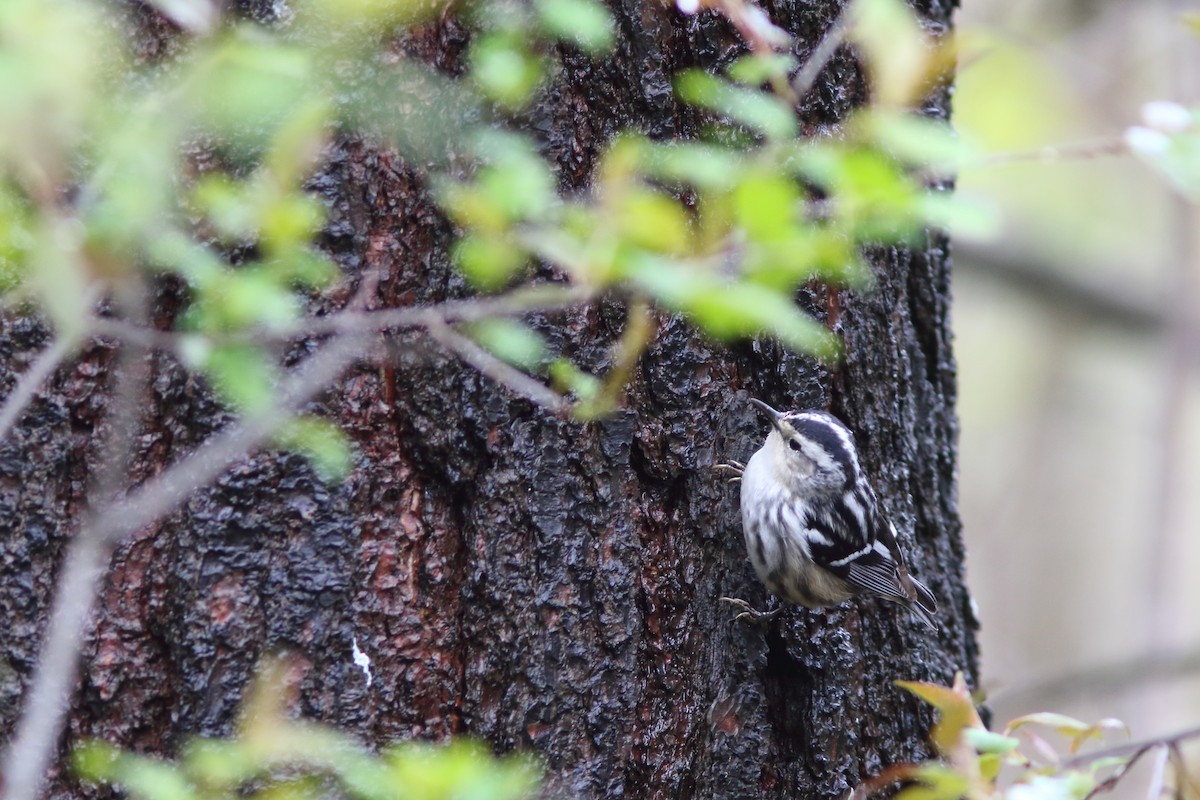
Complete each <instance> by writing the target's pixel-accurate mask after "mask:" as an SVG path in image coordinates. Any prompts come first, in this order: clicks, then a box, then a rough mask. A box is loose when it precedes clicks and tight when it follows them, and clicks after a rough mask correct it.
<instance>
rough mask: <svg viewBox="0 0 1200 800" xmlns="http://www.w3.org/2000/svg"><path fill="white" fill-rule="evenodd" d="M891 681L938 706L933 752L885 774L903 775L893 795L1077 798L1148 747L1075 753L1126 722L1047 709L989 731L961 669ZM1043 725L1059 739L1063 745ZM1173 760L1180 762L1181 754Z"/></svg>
mask: <svg viewBox="0 0 1200 800" xmlns="http://www.w3.org/2000/svg"><path fill="white" fill-rule="evenodd" d="M896 685H897V686H900V687H901V688H903V689H906V690H908V691H910V692H912V693H913V694H914V695H916V696H917V697H920V698H921V699H922V700H924V701H925V702H927V703H929V704H930V705H932V706H934V707H935V708H936V709H937V710H938V712H939V720H938V722H937V724H936V725H935V726H934V728H933V730H932V731H931V733H930V736H931V739H932V740H933V744H934V746H935V747H936V748H937V750H938V754H939V755H940V756H941V758H940V759H938V760H933V761H929V762H926V763H924V764H912V765H904V766H903V767H901V768H892V770H891V773H890V774H889V777H891V778H892V779H893V780H896V779H903V780H906V781H908V782H909V785H908V786H907V787H906V788H905V789H903V790H902V791H901V792H900V793H899V794H898V795H896V798H897V800H955V798H970V800H1000V798H1006V799H1007V800H1083V799H1084V798H1087V797H1091V796H1093V795H1094V794H1095V793H1097V792H1099V791H1103V790H1105V789H1109V788H1112V786H1113V785H1115V783H1116V782H1117V781H1118V780H1120V779H1121V778H1122V777H1123V776H1124V775H1125V772H1126V770H1127V769H1128V768H1129V767H1130V766H1131V765H1132V764H1133V762H1134V761H1136V759H1137V758H1138V757H1139V756H1140V755H1141V754H1143V753H1144V752H1147V751H1148V750H1150V749H1152V747H1153V745H1148V746H1145V747H1142V746H1139V745H1130V746H1128V747H1121V748H1116V749H1114V750H1107V751H1101V752H1099V753H1097V754H1096V755H1095V756H1094V757H1093V756H1088V755H1086V754H1081V750H1082V748H1083V746H1084V745H1085V744H1086V743H1088V742H1089V741H1092V740H1099V739H1102V738H1103V737H1104V735H1105V734H1106V733H1107V732H1109V731H1114V730H1116V731H1122V732H1123V733H1124V734H1125V735H1126V736H1128V734H1129V730H1128V728H1126V727H1125V725H1124V724H1123V723H1121V722H1120V721H1118V720H1114V719H1106V720H1102V721H1100V722H1098V723H1095V724H1088V723H1085V722H1081V721H1080V720H1077V719H1074V718H1072V717H1068V716H1065V715H1063V714H1055V713H1050V712H1041V713H1036V714H1027V715H1025V716H1023V717H1019V718H1017V719H1015V720H1013V721H1012V722H1010V723H1009V724H1008V726H1007V727H1006V728H1005V729H1004V731H1003V732H1001V733H995V732H993V731H989V730H988V729H987V727H986V726H985V725H984V724H983V721H982V720H981V719H980V717H979V714H978V713H977V712H976V710H975V702H974V700H973V699H972V697H971V695H970V693H969V692H968V691H967V687H966V682H965V681H964V680H963V677H962V674H961V673H960V674H958V675H957V676H956V677H955V682H954V685H953V686H951V687H946V686H939V685H937V684H931V683H920V682H915V681H897V682H896ZM1046 732H1049V733H1052V734H1054V735H1055V736H1057V737H1060V738H1061V739H1062V740H1064V741H1065V745H1066V748H1065V750H1066V751H1065V753H1062V752H1060V748H1059V747H1056V746H1055V745H1054V742H1053V737H1050V738H1048V737H1047V736H1046ZM1162 746H1164V747H1166V746H1169V743H1164V744H1163V745H1162ZM1118 750H1119V752H1118ZM1027 751H1028V752H1027ZM1176 767H1177V769H1182V768H1183V764H1182V762H1179V763H1177V764H1176ZM1177 780H1182V781H1183V782H1184V784H1186V775H1178V776H1177ZM881 783H882V781H881ZM881 788H882V787H881ZM1159 788H1160V789H1161V788H1162V787H1161V786H1160V787H1159ZM1155 796H1157V795H1155Z"/></svg>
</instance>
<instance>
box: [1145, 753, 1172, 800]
mask: <svg viewBox="0 0 1200 800" xmlns="http://www.w3.org/2000/svg"><path fill="white" fill-rule="evenodd" d="M1170 758H1171V749H1170V748H1169V747H1164V748H1162V749H1161V750H1160V751H1159V753H1158V758H1156V759H1155V760H1154V775H1153V777H1151V778H1150V786H1149V787H1148V788H1147V789H1146V800H1158V798H1160V797H1162V793H1163V784H1164V783H1165V782H1166V778H1167V761H1169V760H1170Z"/></svg>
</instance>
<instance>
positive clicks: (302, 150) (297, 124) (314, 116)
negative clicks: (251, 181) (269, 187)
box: [263, 95, 333, 188]
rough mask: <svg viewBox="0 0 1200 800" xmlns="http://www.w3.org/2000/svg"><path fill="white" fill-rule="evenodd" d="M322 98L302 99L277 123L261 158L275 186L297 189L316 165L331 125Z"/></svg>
mask: <svg viewBox="0 0 1200 800" xmlns="http://www.w3.org/2000/svg"><path fill="white" fill-rule="evenodd" d="M332 113H333V109H332V108H331V107H330V105H329V103H328V102H326V100H325V98H324V97H322V96H320V95H317V96H314V97H308V98H305V99H304V100H303V101H302V102H301V103H300V104H299V105H298V106H297V107H296V108H295V109H294V110H292V112H291V113H290V114H289V115H288V116H287V118H286V119H285V120H284V121H283V122H282V124H280V126H279V129H278V130H277V131H276V132H275V136H274V138H273V140H272V141H271V146H270V149H269V150H268V151H267V154H266V157H265V158H264V159H263V169H264V171H265V173H266V174H267V175H270V176H271V178H272V180H273V181H274V183H275V184H276V185H277V186H280V187H286V188H299V187H300V185H301V183H302V182H303V181H304V178H305V177H306V176H307V175H308V173H309V172H310V171H312V169H313V167H315V166H316V164H317V159H318V158H319V157H320V155H321V152H322V150H323V149H324V147H325V142H326V139H327V137H328V134H329V130H330V127H331V125H332V123H333V117H332Z"/></svg>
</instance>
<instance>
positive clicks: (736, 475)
mask: <svg viewBox="0 0 1200 800" xmlns="http://www.w3.org/2000/svg"><path fill="white" fill-rule="evenodd" d="M713 469H716V470H724V471H726V472H732V473H733V477H731V478H730V479H729V482H730V483H737V482H738V481H740V480H741V479H742V473H743V472H745V471H746V465H745V464H743V463H742V462H740V461H732V460H730V461H722V462H721V463H720V464H715V465H713Z"/></svg>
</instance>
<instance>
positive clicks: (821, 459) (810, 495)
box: [741, 400, 937, 628]
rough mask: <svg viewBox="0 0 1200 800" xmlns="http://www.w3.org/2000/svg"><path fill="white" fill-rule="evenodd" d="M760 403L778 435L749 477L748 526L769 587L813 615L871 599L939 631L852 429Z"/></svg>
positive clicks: (929, 598) (745, 488)
mask: <svg viewBox="0 0 1200 800" xmlns="http://www.w3.org/2000/svg"><path fill="white" fill-rule="evenodd" d="M752 402H754V403H755V404H756V405H757V406H758V407H759V408H760V409H762V410H763V411H764V412H765V413H766V414H767V415H768V416H769V417H770V420H771V427H772V430H771V432H770V434H769V435H768V436H767V439H766V441H765V442H763V446H762V447H761V448H759V450H758V451H757V452H755V454H754V455H753V456H752V457H751V458H750V461H749V462H748V463H747V464H746V466H745V469H744V471H743V473H742V479H741V483H742V527H743V533H744V534H745V537H746V550H747V551H748V553H749V556H750V563H751V564H752V565H753V566H754V571H755V572H756V573H758V577H759V578H760V579H761V580H762V582H763V583H764V584H765V585H766V587H767V588H768V589H770V590H771V591H772V592H773V593H774V594H776V595H778V596H779V597H781V598H783V599H784V600H787V601H790V602H793V603H799V604H800V605H803V606H807V607H809V608H817V607H820V606H832V605H837V604H838V603H841V602H843V601H845V600H847V599H848V598H850V597H852V596H854V595H856V594H859V593H862V592H867V593H870V594H874V595H877V596H879V597H882V598H883V599H885V600H890V601H892V602H895V603H900V604H902V605H904V606H907V607H908V608H909V609H910V610H911V611H912V612H913V614H914V615H916V616H917V617H918V618H919V619H921V620H922V621H923V622H925V623H926V624H927V625H929V626H930V627H933V628H936V627H937V623H936V621H935V620H934V616H933V615H934V612H935V611H936V610H937V603H936V601H935V600H934V598H933V595H932V594H931V593H930V591H929V590H928V589H927V588H925V586H924V585H922V584H921V583H920V582H919V581H917V580H916V579H915V578H913V577H912V576H911V575H909V574H908V568H907V566H906V565H905V563H904V556H903V554H902V553H901V552H900V547H899V545H898V544H897V543H896V533H895V530H894V529H893V527H892V525H891V523H890V522H888V521H887V520H886V519H885V518H884V516H883V514H882V513H881V512H880V510H879V504H878V503H877V502H876V499H875V492H874V491H872V489H871V486H870V484H869V483H868V482H867V480H866V477H865V476H864V475H863V473H862V469H861V467H860V466H859V462H858V453H857V451H856V449H855V446H854V437H853V435H852V434H851V433H850V431H849V429H848V428H846V426H845V425H843V424H842V423H841V422H840V421H839V420H838V419H837V418H836V417H834V416H833V415H831V414H827V413H826V412H824V411H790V412H787V413H781V412H778V411H776V410H775V409H773V408H771V407H770V406H768V405H767V404H766V403H763V402H761V401H759V400H754V401H752Z"/></svg>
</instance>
